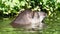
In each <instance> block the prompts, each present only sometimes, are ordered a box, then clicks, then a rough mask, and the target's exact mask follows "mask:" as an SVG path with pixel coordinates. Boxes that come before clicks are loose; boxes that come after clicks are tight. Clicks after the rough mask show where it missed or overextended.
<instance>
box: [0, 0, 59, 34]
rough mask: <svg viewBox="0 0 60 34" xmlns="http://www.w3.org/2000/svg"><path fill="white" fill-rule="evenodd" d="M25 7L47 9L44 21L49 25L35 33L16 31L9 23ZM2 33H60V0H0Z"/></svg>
mask: <svg viewBox="0 0 60 34" xmlns="http://www.w3.org/2000/svg"><path fill="white" fill-rule="evenodd" d="M23 9H33V10H38V11H39V10H42V11H46V10H47V11H46V12H47V14H48V16H47V17H46V18H45V19H44V22H45V24H46V25H47V26H48V27H47V28H45V29H44V30H42V31H37V32H34V33H32V32H31V33H30V32H25V31H20V30H19V29H17V31H14V30H15V29H14V28H12V26H11V25H10V24H9V23H11V22H12V21H13V20H14V19H15V17H16V16H17V15H18V14H19V11H22V10H23ZM0 34H60V0H0Z"/></svg>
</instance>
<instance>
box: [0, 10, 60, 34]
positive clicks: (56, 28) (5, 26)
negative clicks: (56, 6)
mask: <svg viewBox="0 0 60 34" xmlns="http://www.w3.org/2000/svg"><path fill="white" fill-rule="evenodd" d="M12 20H13V19H9V18H3V20H0V34H60V13H59V11H58V12H56V14H55V13H54V14H53V15H51V16H50V17H48V18H46V19H45V20H44V22H45V23H46V25H47V26H48V27H47V28H45V29H44V30H42V31H39V32H38V31H37V32H26V31H14V28H12V27H11V25H9V23H11V21H12Z"/></svg>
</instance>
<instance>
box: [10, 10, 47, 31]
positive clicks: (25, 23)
mask: <svg viewBox="0 0 60 34" xmlns="http://www.w3.org/2000/svg"><path fill="white" fill-rule="evenodd" d="M45 17H46V13H45V12H38V11H32V10H24V11H23V12H21V13H19V15H18V16H17V17H16V18H15V20H14V21H12V23H10V24H11V25H12V27H14V28H25V29H33V30H36V29H42V28H43V25H44V24H43V23H42V20H43V19H44V18H45Z"/></svg>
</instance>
